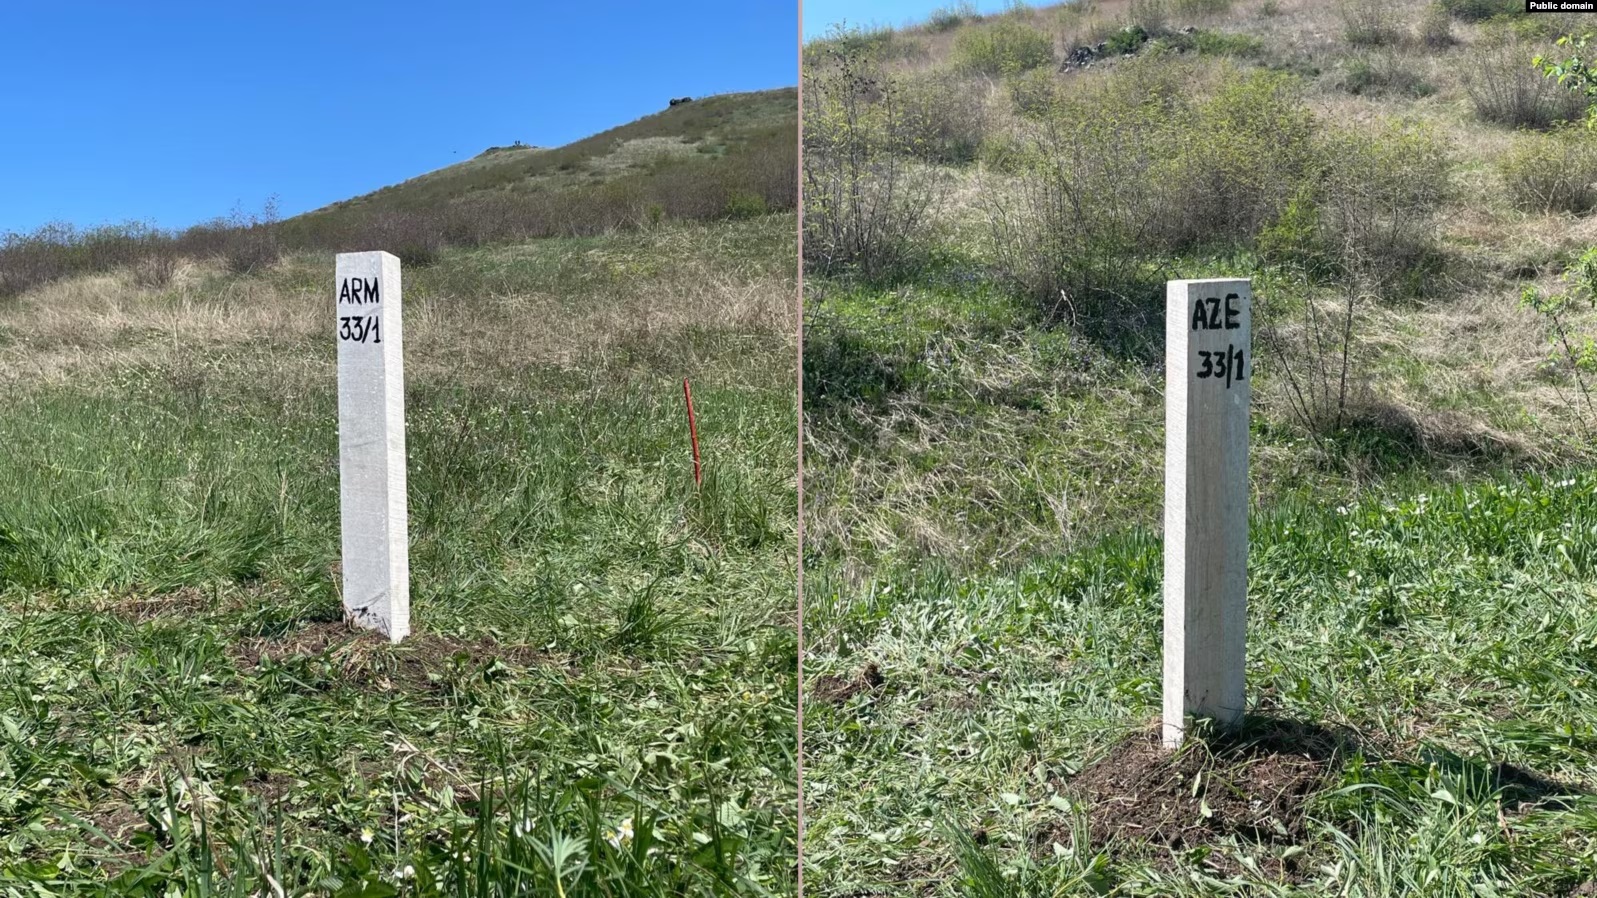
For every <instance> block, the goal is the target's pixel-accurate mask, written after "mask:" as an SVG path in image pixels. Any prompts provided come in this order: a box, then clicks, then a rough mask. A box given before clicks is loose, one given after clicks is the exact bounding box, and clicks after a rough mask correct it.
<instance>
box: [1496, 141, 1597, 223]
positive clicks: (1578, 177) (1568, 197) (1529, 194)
mask: <svg viewBox="0 0 1597 898" xmlns="http://www.w3.org/2000/svg"><path fill="white" fill-rule="evenodd" d="M1497 171H1498V174H1499V175H1500V176H1501V177H1502V179H1503V186H1504V187H1505V188H1506V189H1507V191H1508V196H1509V199H1510V200H1511V201H1512V202H1513V204H1514V205H1515V207H1517V208H1519V209H1523V210H1525V211H1527V212H1573V213H1574V214H1576V215H1584V214H1585V213H1587V212H1590V211H1592V210H1593V209H1597V140H1594V139H1593V137H1592V136H1591V135H1590V134H1588V133H1587V132H1586V131H1584V130H1583V129H1579V128H1569V129H1567V130H1563V131H1560V132H1559V133H1557V134H1551V135H1526V136H1525V137H1524V138H1522V139H1521V140H1520V141H1518V142H1517V143H1516V144H1515V145H1514V147H1513V149H1511V150H1509V151H1508V152H1507V153H1505V154H1504V155H1503V156H1502V157H1500V158H1499V159H1498V162H1497Z"/></svg>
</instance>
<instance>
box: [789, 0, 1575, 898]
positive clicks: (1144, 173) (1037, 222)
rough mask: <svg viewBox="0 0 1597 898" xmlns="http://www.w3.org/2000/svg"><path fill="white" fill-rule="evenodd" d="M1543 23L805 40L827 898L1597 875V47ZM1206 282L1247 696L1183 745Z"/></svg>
mask: <svg viewBox="0 0 1597 898" xmlns="http://www.w3.org/2000/svg"><path fill="white" fill-rule="evenodd" d="M1517 8H1518V5H1517V4H1509V3H1498V2H1490V0H1443V2H1440V3H1435V4H1431V3H1423V2H1403V3H1376V2H1367V0H1345V2H1339V3H1310V2H1302V0H1297V2H1294V0H1162V2H1161V0H1135V2H1077V3H1069V4H1064V5H1059V6H1051V7H1045V8H1041V9H1032V8H1028V7H1016V8H1014V9H1012V10H1010V11H1009V12H1006V13H1003V14H999V15H993V16H979V15H976V14H974V13H973V12H972V11H971V10H969V9H967V8H960V7H952V8H948V9H945V10H943V11H941V12H939V13H938V14H937V15H936V16H934V17H933V18H931V19H930V20H929V21H928V22H926V23H925V24H923V25H920V26H917V27H913V28H905V29H898V30H894V29H886V28H865V29H852V30H839V31H835V32H834V33H833V34H831V35H830V36H828V37H827V38H825V39H822V40H818V41H814V42H812V43H811V44H809V45H807V46H806V48H805V72H804V77H805V89H804V102H805V113H804V122H805V132H804V140H805V150H804V196H805V204H806V205H805V210H804V212H805V216H804V226H805V235H804V251H805V264H806V270H807V272H808V274H807V276H806V282H805V286H806V296H805V334H804V350H805V352H804V387H805V392H804V395H805V410H806V436H805V439H806V459H807V464H806V476H807V478H808V479H807V482H806V485H805V499H806V508H805V518H806V529H805V534H806V543H805V547H806V590H805V595H806V635H807V638H808V644H807V651H808V652H809V655H808V656H807V660H806V676H807V680H806V685H805V694H806V713H805V726H806V737H805V742H806V746H807V749H808V752H807V756H806V777H805V781H806V790H807V798H806V807H807V808H808V809H809V810H808V815H807V824H806V833H807V836H806V841H805V848H806V864H807V865H808V868H809V870H810V873H809V877H811V878H810V879H809V880H808V881H809V882H811V883H813V884H814V885H815V887H816V888H817V889H818V891H819V893H820V894H837V895H844V894H900V893H903V894H969V895H999V894H1028V895H1029V894H1078V893H1079V894H1087V893H1098V894H1104V893H1108V894H1147V895H1168V894H1214V893H1217V892H1222V891H1224V890H1236V891H1237V893H1241V894H1338V895H1384V894H1465V893H1474V894H1485V893H1496V894H1567V893H1571V892H1573V891H1574V890H1576V889H1580V888H1590V887H1591V886H1590V885H1589V883H1590V881H1591V880H1593V879H1597V857H1594V852H1597V844H1594V842H1593V841H1592V838H1591V836H1590V832H1591V828H1590V824H1591V819H1592V814H1593V813H1594V805H1593V804H1592V801H1591V799H1590V798H1589V797H1587V796H1588V795H1589V793H1590V792H1591V790H1592V789H1593V788H1594V787H1597V746H1594V745H1593V744H1592V743H1591V741H1590V736H1589V734H1590V733H1591V732H1593V729H1592V728H1593V726H1594V723H1597V721H1594V719H1593V718H1592V716H1591V714H1590V696H1591V693H1590V668H1591V664H1592V663H1593V659H1592V658H1591V657H1589V654H1588V653H1587V652H1586V651H1585V649H1584V648H1581V646H1583V645H1584V643H1582V641H1581V640H1582V639H1583V638H1584V637H1583V636H1581V635H1580V634H1582V633H1584V632H1585V630H1584V629H1583V628H1584V627H1586V626H1587V621H1586V618H1587V617H1589V614H1586V612H1584V611H1582V610H1581V609H1586V608H1589V607H1590V606H1591V596H1592V579H1593V577H1592V574H1593V570H1592V567H1591V563H1590V558H1589V557H1588V556H1587V555H1586V552H1587V551H1588V550H1587V549H1586V548H1585V545H1586V543H1587V542H1588V541H1589V540H1590V539H1591V538H1592V533H1591V532H1590V531H1589V530H1588V529H1586V525H1585V524H1583V523H1582V521H1584V520H1585V519H1586V518H1587V517H1589V516H1590V514H1591V511H1592V508H1591V503H1592V500H1593V496H1592V492H1591V490H1590V486H1589V483H1588V481H1589V475H1588V474H1587V473H1585V471H1586V469H1587V468H1588V467H1589V465H1590V464H1591V461H1592V459H1593V450H1592V442H1591V440H1590V434H1591V432H1592V427H1593V425H1594V424H1597V413H1594V411H1593V408H1594V406H1593V397H1592V395H1591V392H1590V388H1591V386H1592V385H1593V384H1594V382H1597V381H1594V380H1593V376H1594V373H1597V371H1594V369H1593V367H1592V364H1593V358H1594V355H1593V353H1592V350H1591V347H1592V345H1593V343H1592V339H1591V335H1592V334H1593V333H1594V330H1593V328H1594V324H1597V320H1594V317H1593V314H1592V311H1591V299H1592V297H1593V296H1594V295H1597V294H1594V287H1597V283H1594V281H1597V261H1594V260H1597V253H1591V252H1589V251H1590V250H1592V248H1593V246H1594V244H1597V225H1594V221H1597V219H1594V218H1593V217H1592V216H1591V214H1590V213H1591V212H1592V211H1593V209H1594V201H1593V197H1592V194H1591V190H1592V185H1594V184H1597V166H1594V165H1593V160H1597V142H1594V141H1597V138H1594V137H1593V136H1592V134H1591V132H1589V131H1588V130H1587V129H1586V128H1585V127H1584V125H1583V122H1582V119H1584V117H1585V116H1586V101H1585V99H1584V98H1583V97H1582V96H1581V95H1580V94H1578V93H1576V92H1574V91H1571V90H1568V89H1565V88H1562V87H1560V86H1559V85H1558V84H1557V83H1556V82H1554V81H1552V80H1549V79H1547V78H1545V77H1543V75H1542V73H1541V71H1539V70H1538V69H1537V68H1536V67H1535V66H1534V65H1533V64H1532V59H1533V58H1534V57H1536V56H1538V55H1547V56H1551V57H1555V58H1561V57H1562V56H1564V55H1566V52H1567V51H1565V50H1563V49H1562V48H1560V47H1558V46H1557V45H1556V44H1555V41H1556V39H1557V38H1558V36H1559V35H1560V34H1563V33H1565V32H1566V31H1568V30H1570V29H1577V33H1579V31H1578V29H1581V28H1583V27H1586V26H1587V25H1588V22H1587V20H1585V19H1582V18H1580V17H1559V16H1540V15H1538V16H1526V15H1523V14H1519V13H1513V10H1514V9H1517ZM1511 13H1512V14H1511ZM1218 276H1229V277H1250V278H1252V279H1253V285H1254V295H1255V319H1254V320H1255V327H1256V333H1255V335H1254V343H1255V347H1254V348H1255V351H1256V358H1257V363H1256V368H1255V375H1256V381H1255V383H1254V385H1253V395H1254V398H1255V402H1254V408H1253V410H1252V421H1253V424H1252V435H1251V441H1252V449H1251V460H1252V464H1251V481H1252V503H1253V508H1254V524H1253V535H1252V553H1251V556H1250V557H1251V566H1252V568H1251V572H1250V581H1251V587H1250V595H1251V608H1250V619H1249V626H1250V634H1251V637H1250V643H1249V668H1248V682H1249V687H1248V701H1249V705H1250V712H1252V716H1251V717H1250V723H1249V727H1248V729H1247V730H1246V732H1245V733H1244V734H1243V735H1242V736H1241V737H1240V739H1241V741H1240V743H1239V742H1237V741H1236V737H1228V736H1224V735H1222V734H1216V735H1215V737H1214V738H1213V739H1212V740H1207V741H1204V742H1203V743H1201V744H1199V745H1197V746H1195V747H1193V748H1192V749H1191V750H1190V751H1189V752H1187V753H1185V754H1183V755H1182V756H1180V757H1179V758H1177V759H1170V758H1164V757H1161V756H1158V754H1157V753H1154V754H1152V755H1149V754H1147V753H1146V752H1145V751H1144V749H1143V747H1142V746H1143V742H1142V741H1141V740H1142V739H1143V735H1142V734H1144V733H1146V731H1147V728H1148V726H1149V725H1150V724H1151V723H1152V722H1153V721H1155V720H1156V718H1157V716H1158V713H1159V709H1158V699H1159V686H1160V683H1159V677H1160V670H1159V661H1158V659H1159V619H1160V607H1159V577H1160V569H1159V562H1158V559H1159V557H1160V554H1159V541H1158V540H1159V536H1158V526H1159V523H1160V509H1161V506H1162V495H1163V405H1164V397H1163V365H1162V361H1163V321H1162V317H1163V313H1162V310H1163V296H1164V289H1163V288H1164V282H1165V281H1166V280H1167V279H1171V278H1200V277H1218ZM1505 497H1507V498H1505ZM1547 508H1558V509H1560V511H1559V513H1558V514H1556V515H1553V516H1550V517H1546V518H1543V517H1541V516H1540V512H1539V511H1537V510H1538V509H1547ZM1444 509H1445V511H1444ZM1433 511H1434V512H1435V514H1433ZM1471 534H1473V535H1471ZM1522 577H1523V578H1526V579H1523V580H1522V579H1520V578H1522ZM1529 582H1534V583H1535V584H1536V585H1535V586H1528V585H1525V584H1527V583H1529ZM1525 590H1529V592H1528V593H1527V592H1525ZM1506 608H1515V609H1517V610H1516V611H1515V613H1514V615H1513V616H1512V618H1499V617H1498V615H1499V614H1501V613H1503V609H1506ZM1510 619H1511V620H1514V621H1518V622H1521V624H1522V625H1523V628H1522V629H1515V628H1514V627H1513V626H1510V625H1509V623H1508V621H1509V620H1510ZM1499 620H1500V621H1502V623H1498V624H1493V623H1491V622H1492V621H1499ZM1554 622H1556V624H1555V623H1554ZM1536 627H1552V628H1553V629H1552V630H1548V631H1545V632H1546V633H1548V634H1549V635H1548V636H1543V637H1533V636H1531V635H1530V634H1532V633H1533V632H1535V628H1536ZM1553 632H1556V633H1557V634H1559V635H1558V636H1557V638H1551V636H1550V634H1551V633H1553ZM1521 639H1524V640H1529V641H1528V642H1526V643H1524V649H1523V650H1522V649H1509V648H1506V647H1505V646H1506V643H1505V641H1507V642H1517V641H1518V640H1521ZM1533 643H1534V644H1535V645H1536V646H1538V648H1537V649H1536V650H1535V651H1532V650H1531V649H1530V646H1531V645H1532V644H1533ZM1486 655H1491V657H1492V658H1493V659H1494V660H1492V661H1490V662H1487V661H1485V660H1484V658H1485V656H1486ZM1333 659H1340V660H1333ZM1548 664H1552V665H1554V666H1557V667H1558V668H1559V669H1560V670H1561V671H1563V673H1561V674H1558V675H1554V676H1551V677H1549V675H1548V673H1547V670H1548V668H1547V667H1546V665H1548ZM1399 683H1401V685H1398V684H1399ZM1294 758H1298V759H1306V760H1303V762H1302V763H1299V762H1298V761H1294V760H1293V759H1294ZM1116 771H1120V773H1116ZM1505 771H1506V772H1505ZM1521 775H1523V776H1521ZM1139 776H1140V778H1139ZM1516 777H1519V778H1516ZM1527 784H1529V785H1527ZM1182 796H1185V797H1182ZM1238 796H1241V798H1240V799H1237V797H1238ZM1282 796H1287V797H1286V798H1282ZM1233 799H1237V800H1233ZM1138 802H1141V804H1138ZM1161 808H1163V809H1164V810H1163V811H1161V810H1160V809H1161ZM1498 808H1501V809H1502V811H1501V815H1499V812H1498V810H1497V809H1498ZM1161 813H1167V814H1171V815H1173V816H1172V817H1170V818H1169V819H1164V818H1161V817H1160V814H1161ZM1477 817H1478V819H1481V820H1486V819H1487V818H1491V820H1492V825H1491V826H1485V825H1484V824H1482V825H1477V824H1475V823H1473V822H1472V821H1474V820H1476V819H1477ZM1472 890H1473V891H1472Z"/></svg>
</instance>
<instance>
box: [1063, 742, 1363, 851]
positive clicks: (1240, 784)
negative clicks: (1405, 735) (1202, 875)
mask: <svg viewBox="0 0 1597 898" xmlns="http://www.w3.org/2000/svg"><path fill="white" fill-rule="evenodd" d="M1350 747H1351V746H1350V741H1349V739H1348V738H1347V737H1346V736H1345V735H1343V734H1339V733H1335V732H1332V731H1328V730H1325V729H1322V728H1320V727H1316V726H1313V725H1311V724H1305V723H1299V722H1292V721H1258V720H1254V721H1250V722H1248V723H1247V724H1245V725H1244V727H1243V728H1242V730H1241V731H1240V732H1239V733H1237V734H1236V735H1231V736H1217V737H1213V738H1209V739H1202V738H1196V737H1195V738H1190V739H1189V740H1188V741H1187V743H1186V745H1184V746H1183V747H1182V749H1181V750H1180V751H1175V752H1172V751H1168V750H1166V749H1165V748H1164V747H1163V745H1162V744H1161V743H1160V739H1159V730H1158V728H1157V727H1155V728H1153V729H1150V730H1146V731H1143V732H1139V733H1136V734H1134V735H1132V736H1130V737H1128V738H1127V739H1125V740H1124V741H1123V742H1121V743H1120V744H1119V745H1117V746H1115V747H1114V749H1112V750H1111V751H1110V752H1109V754H1108V755H1107V756H1106V757H1105V758H1103V759H1102V760H1100V761H1098V762H1097V763H1096V764H1094V765H1092V766H1091V767H1088V768H1086V769H1084V770H1083V771H1081V773H1079V774H1078V775H1076V776H1074V777H1072V778H1071V779H1070V781H1069V782H1068V783H1066V784H1064V790H1065V791H1066V792H1067V793H1069V794H1071V795H1073V796H1074V797H1075V798H1076V799H1077V800H1078V801H1080V802H1082V803H1083V804H1084V805H1085V806H1086V808H1087V811H1088V820H1089V826H1090V830H1089V831H1090V837H1091V839H1092V843H1093V845H1094V846H1095V847H1102V846H1104V845H1107V844H1109V843H1112V842H1113V843H1120V844H1124V843H1141V844H1143V845H1145V846H1150V847H1152V846H1161V847H1166V848H1169V849H1171V850H1173V851H1176V852H1186V851H1191V850H1194V849H1201V848H1204V847H1209V846H1217V845H1219V844H1220V843H1221V842H1223V841H1225V840H1227V839H1228V838H1232V837H1234V838H1235V839H1236V840H1237V841H1239V842H1241V843H1243V844H1244V845H1246V844H1249V843H1251V844H1254V845H1259V846H1261V847H1270V848H1272V849H1279V848H1284V847H1286V846H1288V845H1297V844H1301V843H1302V842H1303V841H1304V838H1305V835H1306V832H1305V822H1304V811H1303V806H1304V802H1305V801H1306V800H1307V799H1308V797H1309V796H1310V795H1312V794H1313V793H1315V792H1317V791H1319V790H1320V789H1322V788H1324V787H1325V786H1326V785H1327V784H1328V782H1329V780H1330V777H1331V775H1332V773H1334V771H1335V770H1336V768H1337V767H1338V766H1339V765H1340V764H1341V761H1342V759H1343V758H1344V757H1345V756H1346V754H1347V752H1348V750H1349V748H1350ZM1056 837H1057V838H1060V839H1064V840H1067V843H1068V839H1069V835H1068V832H1065V833H1045V834H1044V839H1045V841H1052V840H1053V839H1054V838H1056ZM1299 857H1300V856H1293V857H1290V858H1286V859H1285V860H1282V859H1281V858H1280V852H1279V851H1278V850H1271V851H1267V852H1261V856H1260V857H1258V858H1257V860H1258V861H1259V863H1260V865H1261V867H1263V868H1264V869H1265V870H1266V871H1269V872H1274V873H1277V874H1279V875H1282V876H1286V877H1294V878H1295V877H1296V876H1298V875H1300V871H1299V870H1298V869H1296V865H1297V862H1298V859H1299ZM1205 860H1206V863H1208V864H1210V865H1211V866H1213V867H1216V868H1217V869H1219V870H1220V872H1235V871H1233V870H1230V869H1229V868H1230V867H1231V866H1232V864H1233V862H1232V861H1230V859H1229V858H1228V857H1226V856H1225V855H1224V853H1223V852H1214V853H1212V854H1210V855H1209V856H1208V858H1206V859H1205Z"/></svg>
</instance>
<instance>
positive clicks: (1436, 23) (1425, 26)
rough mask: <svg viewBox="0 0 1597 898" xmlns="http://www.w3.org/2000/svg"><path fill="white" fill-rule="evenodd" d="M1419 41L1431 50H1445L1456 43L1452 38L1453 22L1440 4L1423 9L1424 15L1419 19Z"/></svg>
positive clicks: (1433, 4)
mask: <svg viewBox="0 0 1597 898" xmlns="http://www.w3.org/2000/svg"><path fill="white" fill-rule="evenodd" d="M1419 41H1420V43H1421V44H1423V45H1424V46H1426V47H1429V48H1431V49H1432V50H1445V49H1447V48H1448V47H1451V46H1453V44H1455V43H1457V40H1456V39H1455V38H1454V37H1453V20H1452V18H1451V17H1450V16H1449V15H1448V13H1447V8H1446V7H1444V6H1443V5H1442V4H1440V3H1432V4H1431V5H1430V6H1427V7H1426V8H1425V14H1424V15H1423V16H1421V17H1420V24H1419Z"/></svg>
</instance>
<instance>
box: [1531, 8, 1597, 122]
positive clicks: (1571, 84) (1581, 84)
mask: <svg viewBox="0 0 1597 898" xmlns="http://www.w3.org/2000/svg"><path fill="white" fill-rule="evenodd" d="M1590 40H1591V32H1589V31H1588V32H1586V33H1584V34H1582V35H1580V36H1579V37H1576V36H1575V35H1573V34H1566V35H1564V36H1562V37H1560V38H1559V39H1558V46H1560V47H1563V48H1565V49H1566V50H1567V51H1568V52H1569V55H1568V56H1565V57H1564V58H1563V59H1553V58H1551V57H1548V56H1543V55H1542V54H1540V53H1538V54H1536V56H1535V57H1534V58H1532V59H1531V64H1532V65H1534V66H1536V67H1537V68H1540V69H1541V70H1542V75H1543V76H1545V77H1548V78H1556V79H1558V83H1559V84H1560V85H1562V86H1564V87H1567V88H1569V89H1570V90H1573V91H1576V92H1578V93H1580V94H1581V95H1582V96H1584V97H1585V98H1586V127H1588V128H1592V129H1594V130H1597V62H1594V61H1593V60H1591V59H1590V58H1589V57H1588V56H1587V55H1586V49H1587V47H1586V45H1587V43H1588V42H1589V41H1590Z"/></svg>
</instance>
